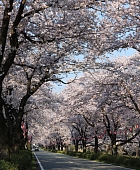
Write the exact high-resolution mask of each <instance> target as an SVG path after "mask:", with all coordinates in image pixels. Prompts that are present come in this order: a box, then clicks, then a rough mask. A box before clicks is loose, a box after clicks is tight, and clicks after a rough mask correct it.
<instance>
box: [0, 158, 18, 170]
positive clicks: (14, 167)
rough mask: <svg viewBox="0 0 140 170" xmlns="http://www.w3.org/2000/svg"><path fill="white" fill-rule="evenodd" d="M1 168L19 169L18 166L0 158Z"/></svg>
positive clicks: (6, 169)
mask: <svg viewBox="0 0 140 170" xmlns="http://www.w3.org/2000/svg"><path fill="white" fill-rule="evenodd" d="M0 170H18V168H17V167H16V166H15V165H14V164H11V163H10V162H6V161H4V160H0Z"/></svg>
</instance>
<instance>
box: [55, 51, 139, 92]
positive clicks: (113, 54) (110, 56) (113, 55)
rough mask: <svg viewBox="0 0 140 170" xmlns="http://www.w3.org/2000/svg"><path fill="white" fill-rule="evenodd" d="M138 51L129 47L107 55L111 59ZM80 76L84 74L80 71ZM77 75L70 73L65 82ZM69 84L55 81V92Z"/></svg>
mask: <svg viewBox="0 0 140 170" xmlns="http://www.w3.org/2000/svg"><path fill="white" fill-rule="evenodd" d="M135 53H136V50H134V49H132V48H129V49H123V50H121V51H114V52H113V53H112V54H107V55H106V56H108V57H109V58H110V59H114V58H117V57H121V56H132V55H134V54H135ZM79 76H82V73H79V74H78V75H77V78H78V77H79ZM74 78H75V75H74V74H72V73H71V74H68V75H67V77H65V78H64V79H63V81H64V82H68V81H69V80H70V79H74ZM66 86H67V85H65V84H62V83H61V84H56V83H54V88H53V92H55V93H60V92H61V91H62V90H63V89H64V88H65V87H66Z"/></svg>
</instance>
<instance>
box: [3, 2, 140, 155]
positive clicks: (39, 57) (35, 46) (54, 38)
mask: <svg viewBox="0 0 140 170" xmlns="http://www.w3.org/2000/svg"><path fill="white" fill-rule="evenodd" d="M139 8H140V2H139V1H135V0H132V1H127V0H118V1H117V2H116V1H111V2H110V1H109V2H108V1H104V0H103V1H102V0H101V1H100V0H94V1H85V0H77V1H74V0H66V1H61V0H57V1H56V0H44V1H43V0H2V1H0V149H1V154H2V155H7V154H10V153H11V152H18V151H19V150H20V149H23V148H24V144H25V142H26V141H24V140H23V135H22V130H21V122H22V118H23V117H24V115H25V108H26V106H27V104H28V105H29V103H32V101H33V97H34V95H35V94H37V92H38V91H39V90H40V87H41V86H42V85H43V84H45V85H46V86H47V87H48V89H49V88H50V83H51V82H52V81H55V82H59V81H62V79H61V78H62V75H64V73H67V72H70V71H74V70H75V71H76V70H79V68H80V69H81V70H83V69H88V67H89V68H90V69H93V68H94V67H95V64H94V63H95V59H96V58H98V57H99V56H102V57H104V55H105V54H106V53H107V52H112V51H114V50H118V49H122V48H133V49H135V50H137V51H139V36H140V35H139V30H140V27H139V23H140V22H139V19H140V18H139V11H140V10H139ZM80 54H82V55H84V57H85V58H84V61H83V62H82V61H80V62H79V61H78V60H77V59H76V56H78V55H80ZM49 82H50V83H49ZM122 84H124V87H123V88H125V83H123V82H122ZM126 91H128V90H127V88H126ZM104 108H105V109H106V105H105V104H104Z"/></svg>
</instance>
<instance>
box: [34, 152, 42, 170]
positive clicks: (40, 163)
mask: <svg viewBox="0 0 140 170" xmlns="http://www.w3.org/2000/svg"><path fill="white" fill-rule="evenodd" d="M34 155H35V157H36V160H37V162H38V164H39V166H40V169H41V170H44V168H43V166H42V165H41V163H40V161H39V159H38V158H37V156H36V154H35V153H34Z"/></svg>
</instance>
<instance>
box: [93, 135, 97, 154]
mask: <svg viewBox="0 0 140 170" xmlns="http://www.w3.org/2000/svg"><path fill="white" fill-rule="evenodd" d="M94 152H95V153H97V152H98V137H97V136H95V148H94Z"/></svg>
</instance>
